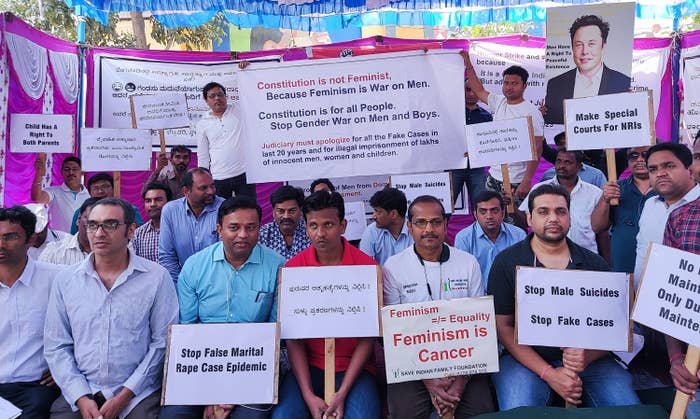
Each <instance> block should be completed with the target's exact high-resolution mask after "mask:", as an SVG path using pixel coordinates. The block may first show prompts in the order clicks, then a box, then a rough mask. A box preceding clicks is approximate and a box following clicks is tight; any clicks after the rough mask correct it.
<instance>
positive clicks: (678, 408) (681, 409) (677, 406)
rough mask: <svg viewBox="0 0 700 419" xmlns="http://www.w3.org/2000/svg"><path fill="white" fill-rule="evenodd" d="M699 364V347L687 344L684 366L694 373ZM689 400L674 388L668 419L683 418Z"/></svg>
mask: <svg viewBox="0 0 700 419" xmlns="http://www.w3.org/2000/svg"><path fill="white" fill-rule="evenodd" d="M699 365H700V348H698V347H697V346H692V345H690V346H688V353H687V354H685V367H686V368H688V371H690V373H691V374H693V375H695V374H697V372H698V366H699ZM689 402H690V396H689V395H687V394H685V393H683V392H681V391H678V390H676V398H675V399H674V400H673V409H671V416H670V417H669V419H683V418H685V411H686V410H687V409H688V403H689Z"/></svg>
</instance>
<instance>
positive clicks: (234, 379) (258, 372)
mask: <svg viewBox="0 0 700 419" xmlns="http://www.w3.org/2000/svg"><path fill="white" fill-rule="evenodd" d="M166 354H167V355H166V363H165V377H164V380H163V381H164V382H163V394H162V402H163V404H165V405H173V404H174V405H212V404H248V403H276V402H277V368H278V361H279V336H278V328H277V323H216V324H175V325H172V326H170V334H169V335H168V347H167V352H166Z"/></svg>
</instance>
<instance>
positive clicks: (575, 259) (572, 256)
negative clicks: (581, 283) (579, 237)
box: [524, 233, 586, 269]
mask: <svg viewBox="0 0 700 419" xmlns="http://www.w3.org/2000/svg"><path fill="white" fill-rule="evenodd" d="M534 236H535V233H529V234H528V235H527V237H526V238H525V240H524V242H525V243H526V244H527V249H528V251H529V252H530V254H531V256H532V260H535V252H534V251H533V250H532V238H533V237H534ZM566 245H567V246H568V247H569V265H568V266H567V267H566V269H570V267H572V266H574V267H580V266H583V265H585V263H586V259H585V257H584V255H583V252H581V250H580V249H583V248H582V247H579V246H575V245H574V242H573V241H571V239H569V238H568V237H566ZM537 263H538V264H539V265H541V266H540V267H545V266H544V265H542V263H541V262H540V261H539V259H538V260H537ZM536 267H537V266H536Z"/></svg>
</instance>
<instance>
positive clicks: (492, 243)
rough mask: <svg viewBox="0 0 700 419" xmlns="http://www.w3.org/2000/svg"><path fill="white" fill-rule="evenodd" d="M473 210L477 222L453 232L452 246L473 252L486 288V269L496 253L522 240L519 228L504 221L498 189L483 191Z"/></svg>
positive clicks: (521, 231) (488, 269) (489, 268)
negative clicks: (454, 233)
mask: <svg viewBox="0 0 700 419" xmlns="http://www.w3.org/2000/svg"><path fill="white" fill-rule="evenodd" d="M474 201H475V203H474V205H475V206H474V207H472V212H473V213H474V217H475V218H476V222H475V223H472V224H471V225H470V226H468V227H466V228H465V229H463V230H461V231H460V232H459V233H457V235H456V236H455V247H456V248H457V249H460V250H463V251H465V252H467V253H469V254H471V255H474V256H475V257H476V259H477V260H478V261H479V267H480V268H481V281H482V285H483V288H484V290H486V289H488V288H487V285H488V282H487V281H488V278H489V271H490V270H491V264H492V263H493V260H494V259H495V258H496V255H498V254H499V253H501V251H503V250H504V249H506V248H508V247H510V246H512V245H514V244H515V243H517V242H519V241H521V240H523V239H524V238H525V236H526V234H525V231H523V229H522V228H520V227H516V226H514V225H512V224H508V223H504V222H503V217H504V216H505V213H506V203H505V201H503V197H502V196H501V194H499V193H498V192H494V191H483V192H481V193H480V194H479V195H478V196H477V197H476V198H475V199H474Z"/></svg>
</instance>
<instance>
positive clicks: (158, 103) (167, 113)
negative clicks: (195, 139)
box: [131, 93, 190, 129]
mask: <svg viewBox="0 0 700 419" xmlns="http://www.w3.org/2000/svg"><path fill="white" fill-rule="evenodd" d="M131 100H132V101H133V103H134V114H135V115H136V128H139V129H168V128H183V127H189V126H190V116H189V112H188V110H187V96H185V94H184V93H160V94H157V95H133V96H131Z"/></svg>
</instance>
